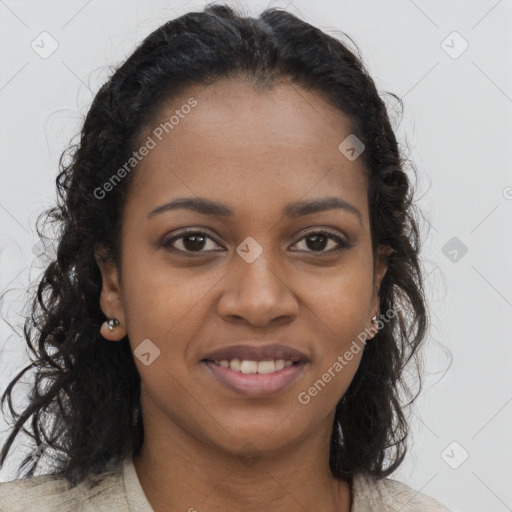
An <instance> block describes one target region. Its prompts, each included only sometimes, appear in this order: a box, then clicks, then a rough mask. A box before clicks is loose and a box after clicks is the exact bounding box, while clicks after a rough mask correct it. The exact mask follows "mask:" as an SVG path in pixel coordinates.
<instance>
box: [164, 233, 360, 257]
mask: <svg viewBox="0 0 512 512" xmlns="http://www.w3.org/2000/svg"><path fill="white" fill-rule="evenodd" d="M208 241H210V242H211V244H210V248H208ZM302 241H306V244H305V245H306V247H307V248H308V249H309V250H306V251H305V252H312V253H315V252H317V253H320V254H324V253H325V254H334V253H337V252H339V251H342V250H344V249H348V248H350V247H352V246H351V244H349V243H348V242H346V241H345V240H343V239H342V238H341V237H339V236H338V235H336V234H334V233H332V232H330V231H328V230H320V231H310V232H309V233H308V234H306V235H305V236H303V237H302V238H301V239H300V240H299V242H296V243H295V244H294V245H298V244H300V243H301V242H302ZM329 241H334V242H335V244H334V249H333V248H331V249H330V250H327V251H326V250H325V249H326V247H327V246H328V245H329ZM161 245H162V246H163V247H165V248H168V249H169V250H171V251H173V252H178V253H180V252H181V253H185V254H187V253H188V254H193V253H202V252H212V251H219V250H224V249H216V248H215V246H217V247H221V246H220V245H219V244H217V242H215V240H214V239H213V238H212V237H210V236H209V235H207V234H206V233H204V232H203V231H198V230H190V231H185V232H182V233H181V234H180V235H177V236H174V237H172V238H170V239H169V240H164V241H163V242H162V243H161ZM299 252H304V251H302V250H301V251H299Z"/></svg>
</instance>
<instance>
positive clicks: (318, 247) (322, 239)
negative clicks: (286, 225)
mask: <svg viewBox="0 0 512 512" xmlns="http://www.w3.org/2000/svg"><path fill="white" fill-rule="evenodd" d="M303 240H305V241H306V244H305V245H306V247H308V248H309V249H311V250H309V251H306V252H319V253H326V254H333V253H337V252H339V251H342V250H344V249H348V248H350V247H351V245H350V244H349V243H348V242H346V241H345V240H343V239H342V238H340V237H339V236H338V235H336V234H334V233H331V232H330V231H327V230H323V231H310V232H309V233H308V234H306V236H304V237H302V238H301V239H300V240H299V242H297V244H299V243H300V242H302V241H303ZM329 240H331V241H332V240H333V241H334V242H336V244H335V248H334V249H330V250H328V251H326V250H324V249H325V248H326V246H327V245H328V242H329ZM307 241H309V242H307ZM297 244H296V245H297ZM336 245H337V248H336Z"/></svg>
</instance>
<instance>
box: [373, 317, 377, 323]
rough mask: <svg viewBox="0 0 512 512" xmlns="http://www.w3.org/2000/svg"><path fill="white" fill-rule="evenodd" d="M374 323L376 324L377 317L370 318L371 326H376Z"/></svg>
mask: <svg viewBox="0 0 512 512" xmlns="http://www.w3.org/2000/svg"><path fill="white" fill-rule="evenodd" d="M376 323H377V317H376V316H374V317H372V324H376Z"/></svg>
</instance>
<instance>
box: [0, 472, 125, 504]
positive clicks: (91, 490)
mask: <svg viewBox="0 0 512 512" xmlns="http://www.w3.org/2000/svg"><path fill="white" fill-rule="evenodd" d="M123 500H124V494H123V489H122V482H121V481H120V478H119V475H118V474H117V473H114V472H111V473H108V474H104V475H100V476H99V477H95V478H90V479H87V480H85V481H83V482H81V483H80V484H78V485H77V486H75V487H72V486H71V484H70V483H69V482H68V481H67V480H66V479H65V478H64V477H62V476H55V475H39V476H35V477H31V478H22V479H19V480H12V481H11V482H4V483H0V512H29V511H30V512H43V511H45V512H46V511H48V510H59V512H71V511H73V512H76V511H77V510H80V511H83V512H89V511H90V512H95V511H97V510H98V507H107V509H108V508H110V509H111V510H112V509H113V510H124V509H126V510H128V505H127V504H126V502H124V501H123ZM100 510H103V509H102V508H100Z"/></svg>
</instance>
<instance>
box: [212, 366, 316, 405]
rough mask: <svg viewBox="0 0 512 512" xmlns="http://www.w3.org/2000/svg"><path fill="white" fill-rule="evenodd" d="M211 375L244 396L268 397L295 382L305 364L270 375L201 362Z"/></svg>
mask: <svg viewBox="0 0 512 512" xmlns="http://www.w3.org/2000/svg"><path fill="white" fill-rule="evenodd" d="M203 364H204V365H205V366H206V367H207V368H208V370H209V371H210V372H211V374H212V375H213V376H214V377H215V378H216V379H217V380H218V381H219V382H221V383H222V384H224V385H225V386H226V387H228V388H229V389H231V390H232V391H235V392H237V393H240V394H242V395H246V396H256V397H259V396H269V395H273V394H275V393H279V392H280V391H283V390H284V389H285V388H287V387H288V386H289V385H290V384H291V383H292V382H293V381H295V380H296V379H297V378H298V377H299V375H300V374H301V373H302V371H303V370H304V367H305V366H306V364H307V363H305V362H300V363H298V364H293V365H292V366H288V367H287V368H283V369H282V370H279V371H277V372H272V373H264V374H259V373H242V372H235V371H233V370H231V368H224V367H223V366H219V365H216V364H215V363H212V362H211V361H203Z"/></svg>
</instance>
